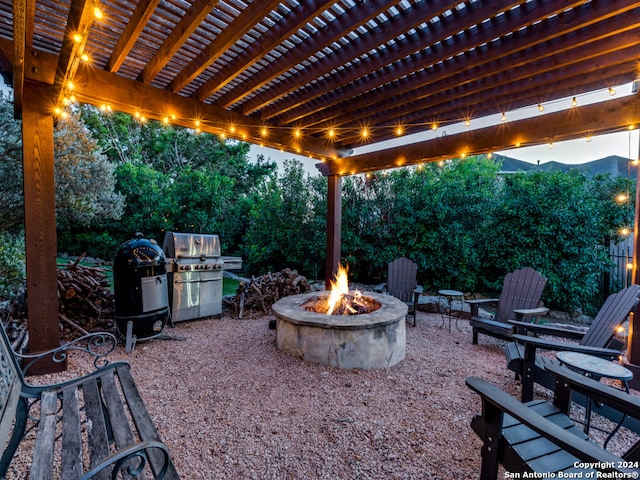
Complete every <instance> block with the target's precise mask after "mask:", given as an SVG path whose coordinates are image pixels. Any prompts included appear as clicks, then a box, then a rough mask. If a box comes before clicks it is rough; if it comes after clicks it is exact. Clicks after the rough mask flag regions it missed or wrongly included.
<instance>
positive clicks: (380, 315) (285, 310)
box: [272, 290, 408, 329]
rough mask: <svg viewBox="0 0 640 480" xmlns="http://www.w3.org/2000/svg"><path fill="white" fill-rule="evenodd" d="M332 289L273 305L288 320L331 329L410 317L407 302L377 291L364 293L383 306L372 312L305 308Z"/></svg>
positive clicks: (374, 325)
mask: <svg viewBox="0 0 640 480" xmlns="http://www.w3.org/2000/svg"><path fill="white" fill-rule="evenodd" d="M329 294H330V292H329V291H328V290H323V291H318V292H307V293H300V294H297V295H290V296H288V297H284V298H281V299H280V300H278V301H277V302H276V303H274V304H273V306H272V309H273V312H274V313H275V314H276V315H277V316H279V317H282V318H286V319H287V321H288V322H290V323H293V324H296V325H305V326H313V327H318V328H327V329H329V328H331V329H342V328H344V329H354V328H359V329H367V328H371V329H373V328H378V327H380V326H384V325H387V324H391V323H394V322H397V321H398V318H400V317H402V318H404V316H406V314H407V312H408V307H407V305H406V304H405V303H404V302H401V301H400V300H398V299H397V298H395V297H393V296H391V295H382V294H379V293H373V292H362V295H363V296H365V297H369V298H372V299H374V300H376V301H377V302H378V303H380V305H381V306H380V308H379V309H377V310H375V311H373V312H370V313H360V314H357V315H326V314H324V313H317V312H311V311H308V310H305V309H304V308H303V307H302V305H303V304H305V303H307V302H308V301H310V300H311V299H312V298H313V297H322V296H325V295H326V296H328V295H329Z"/></svg>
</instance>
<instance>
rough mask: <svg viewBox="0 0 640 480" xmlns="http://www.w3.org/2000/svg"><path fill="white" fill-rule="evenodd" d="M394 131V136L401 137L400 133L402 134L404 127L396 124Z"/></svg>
mask: <svg viewBox="0 0 640 480" xmlns="http://www.w3.org/2000/svg"><path fill="white" fill-rule="evenodd" d="M395 132H396V136H397V137H401V136H402V135H404V128H402V126H401V125H398V126H397V127H396V130H395Z"/></svg>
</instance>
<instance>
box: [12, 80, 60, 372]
mask: <svg viewBox="0 0 640 480" xmlns="http://www.w3.org/2000/svg"><path fill="white" fill-rule="evenodd" d="M54 102H55V97H54V96H53V95H52V94H51V89H50V87H46V86H43V85H40V84H36V83H33V82H28V81H27V82H25V84H24V97H23V105H22V155H23V157H22V163H23V182H24V217H25V218H24V220H25V247H26V257H27V307H28V310H29V313H28V322H29V352H30V353H38V352H42V351H46V350H49V349H52V348H57V347H59V346H60V332H59V328H58V287H57V267H56V254H57V242H56V209H55V191H54V162H53V116H52V112H51V111H50V110H51V108H52V106H53V105H54ZM65 367H66V365H64V364H61V363H54V362H52V361H49V362H39V363H38V364H37V366H35V365H34V368H32V369H30V371H29V373H31V374H44V373H51V372H54V371H61V370H63V369H64V368H65Z"/></svg>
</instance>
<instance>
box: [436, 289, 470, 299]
mask: <svg viewBox="0 0 640 480" xmlns="http://www.w3.org/2000/svg"><path fill="white" fill-rule="evenodd" d="M438 293H439V294H440V295H442V296H443V297H462V296H463V295H464V293H462V292H459V291H458V290H438Z"/></svg>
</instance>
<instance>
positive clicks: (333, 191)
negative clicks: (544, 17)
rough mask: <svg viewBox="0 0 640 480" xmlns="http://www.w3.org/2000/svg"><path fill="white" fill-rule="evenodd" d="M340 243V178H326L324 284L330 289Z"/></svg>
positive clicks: (337, 264)
mask: <svg viewBox="0 0 640 480" xmlns="http://www.w3.org/2000/svg"><path fill="white" fill-rule="evenodd" d="M341 242H342V177H341V176H340V175H329V176H328V177H327V259H326V264H325V274H324V284H325V288H327V289H329V288H330V283H329V282H330V281H331V280H334V279H335V276H336V274H337V273H338V266H339V265H340V250H341Z"/></svg>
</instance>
